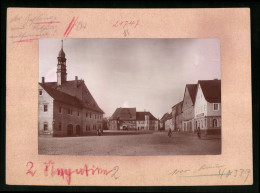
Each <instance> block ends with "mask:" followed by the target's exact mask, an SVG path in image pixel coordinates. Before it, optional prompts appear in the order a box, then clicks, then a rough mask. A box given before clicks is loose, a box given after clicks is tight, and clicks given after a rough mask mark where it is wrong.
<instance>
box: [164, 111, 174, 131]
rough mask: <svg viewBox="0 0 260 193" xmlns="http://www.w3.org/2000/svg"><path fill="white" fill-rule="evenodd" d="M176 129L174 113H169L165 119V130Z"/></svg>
mask: <svg viewBox="0 0 260 193" xmlns="http://www.w3.org/2000/svg"><path fill="white" fill-rule="evenodd" d="M173 129H174V125H173V118H172V113H169V114H168V116H167V118H166V120H165V130H166V131H169V130H172V131H173Z"/></svg>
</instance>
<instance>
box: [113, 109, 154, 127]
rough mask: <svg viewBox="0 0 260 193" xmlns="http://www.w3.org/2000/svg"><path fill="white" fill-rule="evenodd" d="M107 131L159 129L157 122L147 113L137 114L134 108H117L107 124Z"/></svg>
mask: <svg viewBox="0 0 260 193" xmlns="http://www.w3.org/2000/svg"><path fill="white" fill-rule="evenodd" d="M108 128H109V130H146V131H148V130H154V131H157V130H158V129H159V120H158V119H156V118H155V117H154V116H153V115H152V114H151V113H150V112H149V111H142V112H137V111H136V108H121V107H120V108H117V109H116V110H115V112H114V113H113V115H112V116H111V117H110V119H109V122H108Z"/></svg>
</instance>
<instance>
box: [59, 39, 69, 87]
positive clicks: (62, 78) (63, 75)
mask: <svg viewBox="0 0 260 193" xmlns="http://www.w3.org/2000/svg"><path fill="white" fill-rule="evenodd" d="M57 59H58V64H57V85H58V86H61V85H62V84H63V83H65V82H66V81H67V70H66V58H65V53H64V51H63V40H61V50H60V52H59V55H58V57H57Z"/></svg>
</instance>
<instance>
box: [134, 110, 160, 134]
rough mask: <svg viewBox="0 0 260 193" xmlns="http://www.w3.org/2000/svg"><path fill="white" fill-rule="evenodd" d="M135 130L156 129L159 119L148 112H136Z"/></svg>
mask: <svg viewBox="0 0 260 193" xmlns="http://www.w3.org/2000/svg"><path fill="white" fill-rule="evenodd" d="M136 128H137V130H147V131H158V129H159V120H158V119H156V118H155V117H154V116H153V115H152V114H151V113H150V112H136Z"/></svg>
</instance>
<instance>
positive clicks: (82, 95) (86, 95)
mask: <svg viewBox="0 0 260 193" xmlns="http://www.w3.org/2000/svg"><path fill="white" fill-rule="evenodd" d="M44 85H46V86H48V87H51V88H52V89H55V90H58V91H60V92H63V93H66V94H68V95H71V96H73V97H76V98H77V99H78V100H79V101H80V104H81V105H82V106H84V107H85V108H88V109H91V110H94V111H98V112H100V113H104V112H103V111H102V109H101V108H100V107H99V106H98V104H97V102H96V101H95V99H94V98H93V96H92V95H91V93H90V92H89V90H88V88H87V86H86V84H85V82H84V80H78V83H77V86H76V81H75V80H71V81H66V82H65V83H63V84H62V85H61V86H57V82H46V83H44Z"/></svg>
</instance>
